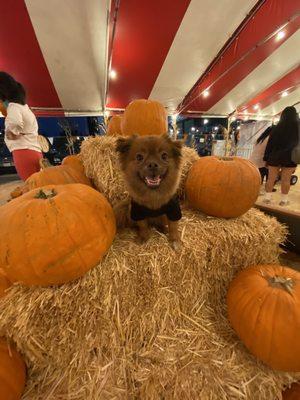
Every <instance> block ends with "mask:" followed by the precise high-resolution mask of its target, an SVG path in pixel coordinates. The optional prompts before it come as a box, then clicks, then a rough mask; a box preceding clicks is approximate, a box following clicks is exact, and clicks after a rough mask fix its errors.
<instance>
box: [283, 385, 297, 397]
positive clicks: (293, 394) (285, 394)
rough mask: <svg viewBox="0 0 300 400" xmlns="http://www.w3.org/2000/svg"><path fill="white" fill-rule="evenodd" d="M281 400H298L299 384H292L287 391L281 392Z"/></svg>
mask: <svg viewBox="0 0 300 400" xmlns="http://www.w3.org/2000/svg"><path fill="white" fill-rule="evenodd" d="M282 400H300V384H299V383H293V384H292V386H291V387H290V388H289V389H286V390H285V391H284V392H282Z"/></svg>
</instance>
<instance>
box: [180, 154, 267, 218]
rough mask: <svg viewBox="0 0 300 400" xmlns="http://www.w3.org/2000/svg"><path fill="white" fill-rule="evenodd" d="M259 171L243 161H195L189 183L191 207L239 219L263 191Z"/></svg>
mask: <svg viewBox="0 0 300 400" xmlns="http://www.w3.org/2000/svg"><path fill="white" fill-rule="evenodd" d="M260 182H261V179H260V174H259V171H258V169H257V168H256V167H255V166H254V165H253V164H252V163H251V162H250V161H248V160H245V159H243V158H240V157H215V156H211V157H203V158H200V159H199V160H198V161H196V162H195V163H194V164H193V165H192V167H191V169H190V171H189V173H188V177H187V180H186V185H185V187H186V195H187V199H188V201H189V203H190V205H191V206H192V207H193V208H195V209H197V210H200V211H202V212H204V213H205V214H207V215H210V216H213V217H220V218H232V217H238V216H240V215H242V214H244V213H245V212H246V211H248V210H249V209H250V208H251V207H252V206H253V205H254V203H255V201H256V199H257V196H258V194H259V189H260Z"/></svg>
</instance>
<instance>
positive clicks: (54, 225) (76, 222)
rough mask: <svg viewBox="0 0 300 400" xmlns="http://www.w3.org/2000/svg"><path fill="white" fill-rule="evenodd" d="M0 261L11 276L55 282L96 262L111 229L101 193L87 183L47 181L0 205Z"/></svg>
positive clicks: (111, 217)
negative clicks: (46, 183)
mask: <svg viewBox="0 0 300 400" xmlns="http://www.w3.org/2000/svg"><path fill="white" fill-rule="evenodd" d="M0 221H1V226H0V267H2V268H3V269H4V271H5V273H6V274H7V276H8V279H9V280H10V281H11V282H21V283H23V284H25V285H28V286H31V285H42V286H47V285H58V284H62V283H65V282H68V281H71V280H73V279H76V278H78V277H80V276H82V275H84V274H85V273H86V272H87V271H88V270H89V269H91V268H92V267H94V266H95V265H97V264H98V263H99V261H100V260H101V258H102V257H103V255H104V254H105V253H106V252H107V250H108V249H109V247H110V245H111V243H112V241H113V239H114V236H115V232H116V223H115V217H114V213H113V210H112V208H111V206H110V204H109V203H108V201H107V200H106V198H105V197H104V196H103V195H102V194H100V193H99V192H97V191H96V190H94V189H92V188H90V187H89V186H86V185H81V184H70V185H57V186H55V185H50V186H45V187H43V188H42V189H35V190H31V191H30V192H28V193H25V194H24V195H23V196H21V197H18V198H17V199H15V200H13V201H11V202H9V203H7V204H5V205H3V206H2V207H0Z"/></svg>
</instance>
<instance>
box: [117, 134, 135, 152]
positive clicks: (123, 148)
mask: <svg viewBox="0 0 300 400" xmlns="http://www.w3.org/2000/svg"><path fill="white" fill-rule="evenodd" d="M134 138H135V136H130V137H127V138H120V139H118V140H117V143H116V151H117V152H118V153H120V154H126V153H128V152H129V150H130V147H131V145H132V143H133V140H134Z"/></svg>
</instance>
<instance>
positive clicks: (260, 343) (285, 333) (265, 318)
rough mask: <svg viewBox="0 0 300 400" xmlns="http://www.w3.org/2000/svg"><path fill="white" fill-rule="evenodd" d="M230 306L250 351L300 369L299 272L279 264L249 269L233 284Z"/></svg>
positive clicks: (267, 360)
mask: <svg viewBox="0 0 300 400" xmlns="http://www.w3.org/2000/svg"><path fill="white" fill-rule="evenodd" d="M245 251H247V250H246V249H245ZM227 306H228V316H229V321H230V323H231V325H232V327H233V329H234V330H235V331H236V333H237V335H238V336H239V338H240V339H241V340H242V342H243V343H244V344H245V346H246V347H247V348H248V350H249V351H250V352H251V353H253V354H254V355H255V356H256V357H257V358H259V359H260V360H262V361H263V362H264V363H266V364H267V365H269V366H270V367H271V368H273V369H276V370H281V371H298V372H300V340H299V332H300V273H299V272H297V271H294V270H292V269H290V268H288V267H282V266H280V265H258V266H253V267H249V268H246V269H245V270H243V271H242V272H240V273H239V274H238V275H237V277H236V278H235V279H234V280H233V282H232V283H231V285H230V288H229V291H228V295H227Z"/></svg>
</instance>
